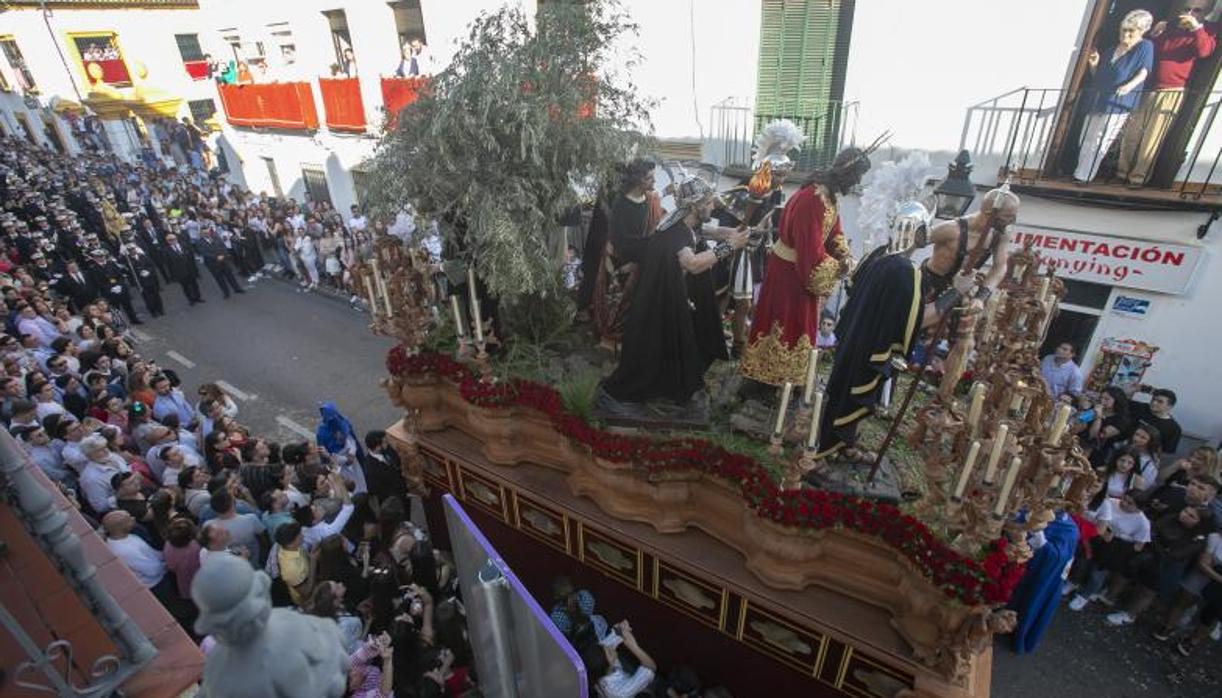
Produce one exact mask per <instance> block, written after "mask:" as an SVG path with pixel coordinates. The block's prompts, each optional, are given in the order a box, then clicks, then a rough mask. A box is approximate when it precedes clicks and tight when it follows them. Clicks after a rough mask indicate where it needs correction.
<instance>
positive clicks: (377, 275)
mask: <svg viewBox="0 0 1222 698" xmlns="http://www.w3.org/2000/svg"><path fill="white" fill-rule="evenodd" d="M373 285H374V288H376V289H377V291H378V296H379V297H380V298H382V299H383V300H384V301H385V304H386V314H387V315H390V298H389V297H388V295H389V294H387V293H386V282H385V281H384V280H383V279H382V270H381V269H379V268H378V258H377V256H376V255H375V256H374V258H373Z"/></svg>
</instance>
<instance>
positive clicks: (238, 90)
mask: <svg viewBox="0 0 1222 698" xmlns="http://www.w3.org/2000/svg"><path fill="white" fill-rule="evenodd" d="M217 91H218V92H219V94H220V97H221V104H222V105H223V106H224V109H225V118H226V120H228V121H229V123H230V124H231V125H233V126H249V127H254V128H271V129H287V130H298V131H313V130H316V129H317V128H318V111H317V109H316V108H315V107H314V95H313V93H312V92H311V91H310V83H308V82H270V83H261V84H250V85H217Z"/></svg>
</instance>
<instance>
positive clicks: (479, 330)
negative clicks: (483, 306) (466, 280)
mask: <svg viewBox="0 0 1222 698" xmlns="http://www.w3.org/2000/svg"><path fill="white" fill-rule="evenodd" d="M471 302H472V305H471V317H473V318H474V319H475V341H476V343H478V344H483V343H484V321H483V319H482V318H481V317H480V307H479V299H478V298H473V299H471Z"/></svg>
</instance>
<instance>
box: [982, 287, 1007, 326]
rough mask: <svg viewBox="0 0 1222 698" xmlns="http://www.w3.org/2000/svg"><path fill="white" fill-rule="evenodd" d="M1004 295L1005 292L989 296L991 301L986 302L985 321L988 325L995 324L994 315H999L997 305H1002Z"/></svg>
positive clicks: (999, 291) (998, 291) (996, 292)
mask: <svg viewBox="0 0 1222 698" xmlns="http://www.w3.org/2000/svg"><path fill="white" fill-rule="evenodd" d="M1002 293H1004V291H1001V290H997V291H993V293H992V294H990V295H989V299H988V300H987V301H985V302H984V319H985V320H984V321H985V322H986V323H991V322H993V315H994V314H996V313H997V305H998V304H999V303H1001V294H1002Z"/></svg>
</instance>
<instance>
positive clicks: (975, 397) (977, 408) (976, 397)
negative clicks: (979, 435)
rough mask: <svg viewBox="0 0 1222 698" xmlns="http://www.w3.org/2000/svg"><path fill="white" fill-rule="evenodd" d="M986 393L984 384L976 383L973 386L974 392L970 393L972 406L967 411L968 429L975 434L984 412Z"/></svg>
mask: <svg viewBox="0 0 1222 698" xmlns="http://www.w3.org/2000/svg"><path fill="white" fill-rule="evenodd" d="M984 391H985V387H984V383H981V382H980V381H976V382H975V383H974V384H972V390H971V392H970V393H969V395H970V396H971V404H970V406H969V407H968V410H967V427H968V429H970V430H971V432H972V433H973V434H975V433H976V427H977V425H978V423H979V422H980V413H981V412H982V411H983V410H984Z"/></svg>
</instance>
